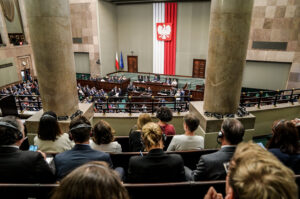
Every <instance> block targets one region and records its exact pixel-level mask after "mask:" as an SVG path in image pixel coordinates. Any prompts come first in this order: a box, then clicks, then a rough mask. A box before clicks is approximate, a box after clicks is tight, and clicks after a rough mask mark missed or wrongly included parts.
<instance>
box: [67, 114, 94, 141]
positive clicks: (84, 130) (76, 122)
mask: <svg viewBox="0 0 300 199" xmlns="http://www.w3.org/2000/svg"><path fill="white" fill-rule="evenodd" d="M69 129H70V131H69V133H70V134H69V135H70V138H72V139H73V140H74V142H75V143H79V144H80V143H84V142H87V141H89V139H90V134H91V129H92V127H91V123H90V122H89V121H88V119H86V117H84V116H79V117H75V118H74V119H73V120H72V121H71V123H70V126H69Z"/></svg>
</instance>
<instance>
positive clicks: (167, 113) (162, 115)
mask: <svg viewBox="0 0 300 199" xmlns="http://www.w3.org/2000/svg"><path fill="white" fill-rule="evenodd" d="M156 117H157V118H158V119H159V120H160V121H162V122H170V121H171V120H172V119H173V114H172V111H171V110H170V109H169V108H168V107H166V106H162V107H160V108H159V109H158V110H157V112H156Z"/></svg>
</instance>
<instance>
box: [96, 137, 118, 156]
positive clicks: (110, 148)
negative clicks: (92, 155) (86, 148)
mask: <svg viewBox="0 0 300 199" xmlns="http://www.w3.org/2000/svg"><path fill="white" fill-rule="evenodd" d="M90 146H91V148H92V149H94V150H98V151H104V152H113V153H119V152H122V147H121V145H120V144H119V143H118V142H116V141H115V142H111V143H109V144H101V145H98V144H96V143H95V142H94V141H93V140H92V139H90Z"/></svg>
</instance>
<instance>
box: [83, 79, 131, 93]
mask: <svg viewBox="0 0 300 199" xmlns="http://www.w3.org/2000/svg"><path fill="white" fill-rule="evenodd" d="M77 83H80V85H81V86H86V85H88V86H89V87H90V88H92V87H95V88H96V89H98V90H100V89H103V90H104V91H105V92H109V91H111V90H112V89H113V88H114V87H115V86H117V88H121V89H122V91H123V92H124V91H126V90H127V86H128V84H129V83H130V79H126V80H124V81H122V82H121V83H116V82H101V81H91V80H77Z"/></svg>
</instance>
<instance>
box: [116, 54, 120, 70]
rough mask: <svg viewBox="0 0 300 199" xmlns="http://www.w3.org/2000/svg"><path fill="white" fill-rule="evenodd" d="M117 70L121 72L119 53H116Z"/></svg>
mask: <svg viewBox="0 0 300 199" xmlns="http://www.w3.org/2000/svg"><path fill="white" fill-rule="evenodd" d="M116 68H117V70H119V59H118V53H117V52H116Z"/></svg>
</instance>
